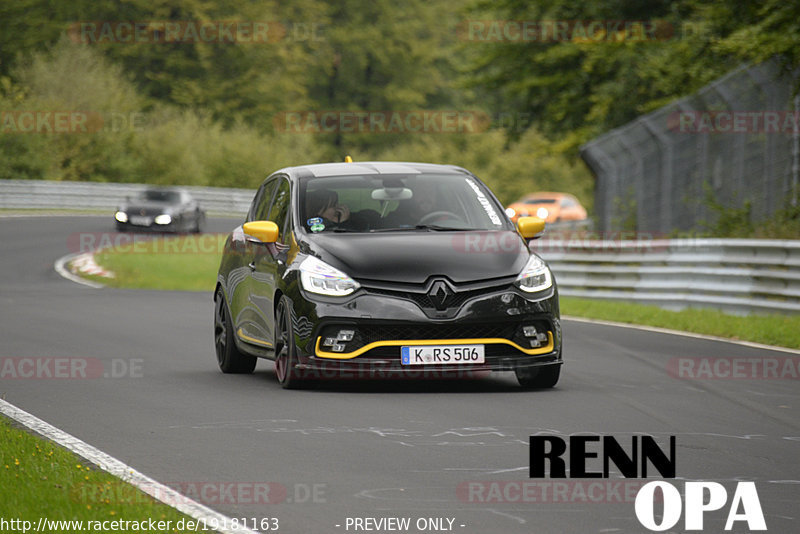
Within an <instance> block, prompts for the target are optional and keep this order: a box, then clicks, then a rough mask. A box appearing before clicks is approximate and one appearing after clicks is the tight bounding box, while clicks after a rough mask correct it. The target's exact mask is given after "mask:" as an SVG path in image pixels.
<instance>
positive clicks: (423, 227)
mask: <svg viewBox="0 0 800 534" xmlns="http://www.w3.org/2000/svg"><path fill="white" fill-rule="evenodd" d="M412 230H413V231H421V230H424V231H426V232H473V231H476V230H478V228H458V227H453V226H439V225H438V224H418V225H416V226H404V227H399V228H376V229H375V230H370V232H408V231H412Z"/></svg>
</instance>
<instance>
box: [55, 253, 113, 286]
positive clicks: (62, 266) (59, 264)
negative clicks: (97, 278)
mask: <svg viewBox="0 0 800 534" xmlns="http://www.w3.org/2000/svg"><path fill="white" fill-rule="evenodd" d="M78 256H80V253H78V252H76V253H74V254H67V255H66V256H61V257H60V258H58V259H57V260H56V262H55V263H54V264H53V268H54V269H55V270H56V272H57V273H58V274H60V275H61V276H63V277H64V278H66V279H67V280H71V281H73V282H76V283H78V284H83V285H85V286H89V287H93V288H95V289H99V288H101V287H105V286H104V285H103V284H100V283H98V282H93V281H91V280H86V279H85V278H81V277H80V276H78V275H76V274H72V273H71V272H69V269H67V268H66V265H67V264H68V263H69V262H71V261H72V260H73V259H75V258H77V257H78Z"/></svg>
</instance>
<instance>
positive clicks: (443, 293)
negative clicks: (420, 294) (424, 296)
mask: <svg viewBox="0 0 800 534" xmlns="http://www.w3.org/2000/svg"><path fill="white" fill-rule="evenodd" d="M452 294H453V290H452V289H450V287H448V285H447V284H446V283H444V282H443V281H442V280H437V281H436V282H434V283H433V285H432V286H431V290H430V291H428V298H429V299H431V302H433V305H434V306H436V309H437V310H439V311H441V310H445V309H447V306H445V301H447V299H448V298H449V297H450V295H452Z"/></svg>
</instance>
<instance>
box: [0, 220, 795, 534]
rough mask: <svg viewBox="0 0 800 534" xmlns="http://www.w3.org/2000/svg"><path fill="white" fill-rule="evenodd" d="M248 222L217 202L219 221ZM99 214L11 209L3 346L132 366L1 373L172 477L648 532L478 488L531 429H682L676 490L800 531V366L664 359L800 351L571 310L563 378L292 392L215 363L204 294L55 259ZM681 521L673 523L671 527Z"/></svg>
mask: <svg viewBox="0 0 800 534" xmlns="http://www.w3.org/2000/svg"><path fill="white" fill-rule="evenodd" d="M236 224H237V222H236V221H232V220H219V219H217V220H213V219H212V220H210V221H209V224H208V228H207V230H208V231H214V232H217V231H228V230H229V229H231V228H232V227H233V226H235V225H236ZM103 231H109V232H113V225H112V224H111V222H110V220H108V219H105V218H100V217H35V218H0V242H2V251H3V252H2V257H0V310H2V311H1V312H0V313H1V314H2V315H1V319H2V320H0V338H1V339H2V345H1V346H0V358H22V357H26V358H52V357H59V358H86V359H90V360H91V361H92V362H96V361H102V362H103V369H104V370H105V372H106V373H110V374H114V373H117V374H119V375H121V376H119V377H116V378H115V377H113V376H109V377H105V378H104V377H103V376H102V375H98V376H96V377H90V378H76V379H47V378H18V379H13V378H3V379H2V380H0V396H2V397H3V398H5V399H6V400H7V401H9V402H11V403H12V404H15V405H16V406H18V407H20V408H22V409H23V410H26V411H28V412H30V413H32V414H34V415H36V416H37V417H40V418H42V419H44V420H45V421H47V422H49V423H51V424H53V425H55V426H57V427H59V428H61V429H63V430H65V431H67V432H69V433H71V434H73V435H75V436H77V437H79V438H80V439H82V440H84V441H86V442H88V443H90V444H92V445H94V446H95V447H97V448H99V449H101V450H103V451H105V452H107V453H109V454H111V455H113V456H115V457H117V458H119V459H120V460H122V461H124V462H126V463H128V464H129V465H131V466H133V467H134V468H136V469H138V470H140V471H142V472H144V473H145V474H147V475H149V476H152V477H153V478H155V479H157V480H160V481H162V482H165V483H169V484H172V485H176V486H178V487H183V488H190V490H191V487H192V486H191V485H192V484H196V485H199V486H195V487H203V486H202V485H204V484H205V486H204V487H210V486H211V485H214V484H216V485H217V486H216V487H217V488H219V487H220V486H219V484H220V483H223V482H233V483H241V484H243V486H240V488H244V489H243V490H242V493H241V494H238V495H237V494H236V492H231V493H227V494H223V495H222V498H221V499H220V498H217V497H215V496H214V495H216V494H214V495H210V496H209V495H207V496H206V497H210V498H209V499H206V502H207V503H208V505H209V506H211V507H212V508H214V509H217V510H219V511H221V512H223V513H226V514H228V515H230V516H236V517H244V518H252V517H256V518H261V517H276V518H278V519H279V521H280V530H279V531H280V532H298V533H322V532H354V530H353V528H352V527H351V528H350V529H347V528H346V521H347V518H348V517H351V518H352V517H362V518H363V517H376V518H377V517H408V518H410V519H411V525H412V528H411V529H410V530H409V531H410V532H418V531H419V530H418V529H417V528H416V521H417V520H418V519H420V518H451V519H454V522H453V526H452V529H453V531H455V532H463V533H465V534H466V533H485V532H509V533H514V532H520V533H521V532H527V533H530V532H535V533H541V534H547V533H554V534H555V533H558V534H571V533H593V532H597V533H600V532H647V530H646V529H645V528H644V527H642V526H641V525H640V524H639V522H638V521H637V519H636V516H635V514H634V505H633V502H616V501H618V500H619V499H616V498H615V496H614V495H610V496H609V497H608V498H607V499H600V500H601V501H602V500H610V501H613V502H590V501H591V500H590V499H587V498H584V499H581V497H580V493H578V494H574V493H570V496H569V497H568V498H563V496H562V498H558V499H555V500H556V501H557V502H529V501H531V499H530V498H527V499H526V498H524V497H523V496H521V495H520V494H519V492H515V491H507V492H506V494H505V495H503V494H502V493H501V494H499V495H498V494H496V493H495V494H494V495H493V499H489V500H492V502H483V501H485V500H487V498H488V497H490V496H491V495H492V493H491V491H490V490H492V488H494V490H496V489H497V488H502V487H509V488H514V487H516V486H513V485H511V486H509V485H508V481H512V482H514V483H518V482H537V481H536V480H533V479H529V478H527V477H528V466H529V457H528V439H529V436H531V435H533V434H537V433H542V434H557V435H562V436H568V435H570V434H574V433H599V434H613V435H615V436H618V437H619V438H620V440H622V441H623V443H625V441H624V439H625V437H626V436H630V435H632V434H639V433H645V434H651V435H653V436H656V437H657V438H658V439H659V441H660V443H662V444H665V443H666V440H667V437H668V436H670V435H675V436H676V437H677V451H676V457H677V460H676V464H677V476H678V479H677V480H675V481H672V482H673V483H675V484H676V485H678V486H679V488H680V485H682V482H683V479H690V480H710V481H717V482H720V483H722V484H723V485H724V486H725V487H726V488H727V489H728V493H729V498H730V496H731V495H732V492H733V489H734V488H735V481H737V480H753V481H755V482H756V486H757V488H758V495H759V497H760V502H761V505H762V507H763V509H764V515H765V518H766V523H767V526H768V528H769V530H770V531H772V532H781V533H782V532H796V531H797V525H798V522H800V513H799V512H798V510H797V503H798V501H799V500H800V461H798V459H800V415H798V413H799V412H798V409H799V408H800V388H799V387H798V386H799V385H800V381H798V380H796V379H795V380H791V379H783V380H774V379H771V380H763V379H761V380H754V379H737V380H730V379H718V380H689V379H679V378H675V377H674V376H673V375H671V374H670V373H669V372H668V366H669V362H670V360H671V359H673V358H678V357H691V358H704V357H726V358H727V357H736V358H759V359H761V358H786V357H792V356H794V357H795V358H796V357H797V355H791V354H787V353H782V352H774V351H768V350H762V349H756V348H750V347H744V346H739V345H733V344H728V343H722V342H717V341H709V340H700V339H692V338H687V337H681V336H673V335H668V334H661V333H651V332H644V331H637V330H631V329H623V328H616V327H610V326H600V325H592V324H585V323H579V322H573V321H564V327H563V330H564V355H565V361H566V362H567V363H566V365H565V367H564V369H563V372H562V378H561V382H560V383H559V385H558V387H557V388H555V389H553V390H549V391H532V392H523V391H520V390H519V389H518V388H517V384H516V380H515V378H514V377H513V375H512V374H511V373H500V374H493V375H490V376H489V377H485V378H480V379H472V380H468V381H431V380H418V381H399V380H393V381H391V382H389V383H384V382H380V381H374V380H373V381H366V380H351V381H339V382H326V383H324V384H321V385H319V386H318V387H316V388H315V389H311V390H301V391H285V390H282V389H281V388H280V387H279V386H278V384H277V382H276V381H275V377H274V374H273V367H272V364H271V362H267V361H261V362H259V364H258V366H257V368H256V372H255V373H254V374H253V375H245V376H235V375H234V376H232V375H223V374H222V373H221V372H220V371H219V370H218V368H217V365H216V361H215V356H214V351H213V344H212V312H213V304H212V296H211V293H210V292H208V293H184V292H166V291H133V290H117V289H109V288H103V289H92V288H88V287H84V286H81V285H78V284H75V283H73V282H70V281H68V280H65V279H63V278H61V277H60V276H59V275H58V274H57V273H56V272H55V271H54V270H53V262H54V261H55V260H56V259H57V258H58V257H60V256H63V255H64V254H67V253H69V252H74V250H70V247H71V243H73V242H74V237H75V235H76V234H80V233H81V232H103ZM131 365H133V366H134V368H135V370H134V371H133V372H131V368H130V366H131ZM126 369H127V370H126ZM601 464H602V462H600V463H594V464H593V465H594V466H598V465H601ZM612 476H614V473H613V472H612ZM614 481H615V482H623V480H620V479H614ZM267 482H269V483H272V484H274V486H271V490H270V492H271V493H270V495H271V496H272V499H273V500H279V501H281V502H276V503H268V504H265V503H263V502H259V503H255V504H251V501H253V500H263V499H262V498H260V497H259V496H256V497H254V496H253V495H252V493H251V492H249V491H247V488H248V487H249V488H259V487H262V486H259V484H261V485H263V484H264V483H267ZM495 482H496V483H497V484H495V485H494V486H492V484H493V483H495ZM472 483H477V484H478V485H474V484H473V485H470V484H472ZM284 487H285V488H286V492H287V493H286V495H285V497H284V496H282V494H281V492H282V491H283V490H282V488H284ZM468 488H472V490H469V489H468ZM481 488H483V489H481ZM494 490H492V491H494ZM314 492H316V495H315V496H313V495H311V493H314ZM195 497H196V498H197V497H198V496H197V495H195ZM200 497H201V498H199V499H198V500H200V501H201V502H203V500H204V499H203V498H202V496H200ZM261 497H263V494H261ZM528 497H530V495H529V496H528ZM545 500H548V501H552V500H553V499H545ZM220 501H222V502H220ZM498 501H500V502H498ZM526 501H528V502H526ZM623 501H624V499H623ZM727 511H728V509H727V506H726V507H725V508H724V511H719V512H715V513H710V514H707V516H706V530H705V531H706V532H722V528H723V525H724V521H725V519H726V517H727ZM337 525H338V526H337ZM444 525H445V527H446V526H447V525H448V523H447V522H446V521H445V523H444ZM462 525H463V526H462ZM682 530H683V522H682V521H681V522H680V523H679V524H678V525H677V526H676V527H675V529H673V530H672V531H682ZM428 531H430V530H428ZM746 531H747V529H745V528H743V526H742V524H741V523H740V524H739V526H737V527H736V528H735V529H734V532H746Z"/></svg>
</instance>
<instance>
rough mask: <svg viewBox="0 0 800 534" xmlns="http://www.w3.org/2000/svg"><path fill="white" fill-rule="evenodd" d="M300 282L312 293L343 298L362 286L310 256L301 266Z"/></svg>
mask: <svg viewBox="0 0 800 534" xmlns="http://www.w3.org/2000/svg"><path fill="white" fill-rule="evenodd" d="M299 269H300V282H301V283H302V284H303V289H305V290H306V291H308V292H310V293H317V294H320V295H328V296H331V297H343V296H345V295H349V294H350V293H352V292H353V291H355V290H356V289H358V288H359V287H361V285H360V284H359V283H358V282H356V281H355V280H353V279H352V278H350V277H349V276H347V275H346V274H344V273H343V272H342V271H340V270H339V269H336V268H335V267H331V266H330V265H328V264H327V263H325V262H324V261H322V260H319V259H317V258H315V257H314V256H309V257H307V258H306V259H305V260H303V262H302V263H301V264H300V267H299Z"/></svg>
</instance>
